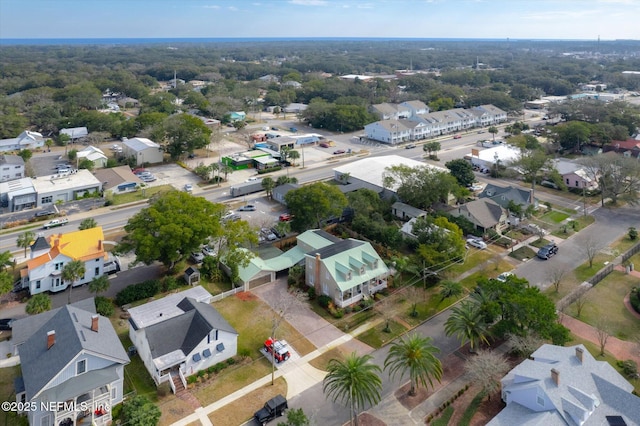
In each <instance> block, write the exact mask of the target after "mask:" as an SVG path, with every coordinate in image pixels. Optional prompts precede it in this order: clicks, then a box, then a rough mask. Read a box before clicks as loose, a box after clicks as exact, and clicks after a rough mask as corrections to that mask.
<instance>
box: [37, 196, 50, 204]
mask: <svg viewBox="0 0 640 426" xmlns="http://www.w3.org/2000/svg"><path fill="white" fill-rule="evenodd" d="M52 202H53V195H49V196H48V197H42V198H41V199H40V204H50V203H52Z"/></svg>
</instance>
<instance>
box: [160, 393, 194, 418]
mask: <svg viewBox="0 0 640 426" xmlns="http://www.w3.org/2000/svg"><path fill="white" fill-rule="evenodd" d="M156 405H157V406H158V408H160V412H161V413H162V415H161V416H160V422H158V425H159V426H169V425H172V424H174V423H175V422H177V421H178V420H180V419H182V418H183V417H187V416H188V415H190V414H192V413H193V408H191V406H190V405H189V404H188V403H187V402H186V401H184V400H182V399H180V398H178V397H176V396H175V395H174V394H172V393H171V392H169V395H167V396H166V397H164V398H161V399H160V401H158V402H156Z"/></svg>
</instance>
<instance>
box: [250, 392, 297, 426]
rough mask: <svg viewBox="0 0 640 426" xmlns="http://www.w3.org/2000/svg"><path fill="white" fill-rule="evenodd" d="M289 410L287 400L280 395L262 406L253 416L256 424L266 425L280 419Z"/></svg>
mask: <svg viewBox="0 0 640 426" xmlns="http://www.w3.org/2000/svg"><path fill="white" fill-rule="evenodd" d="M287 408H289V405H288V404H287V399H286V398H285V397H284V396H282V395H276V396H275V397H273V398H271V399H270V400H269V401H267V402H266V403H265V404H264V407H262V408H261V409H260V410H259V411H256V413H255V414H254V415H253V418H254V419H255V420H256V421H257V422H258V424H261V425H266V424H267V422H269V421H270V420H273V419H275V418H276V417H280V416H282V415H283V414H284V411H285V410H286V409H287Z"/></svg>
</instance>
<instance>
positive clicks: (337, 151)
mask: <svg viewBox="0 0 640 426" xmlns="http://www.w3.org/2000/svg"><path fill="white" fill-rule="evenodd" d="M344 153H345V150H344V149H336V150H335V151H333V155H338V154H344Z"/></svg>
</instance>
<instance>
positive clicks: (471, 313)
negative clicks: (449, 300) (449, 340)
mask: <svg viewBox="0 0 640 426" xmlns="http://www.w3.org/2000/svg"><path fill="white" fill-rule="evenodd" d="M444 331H445V333H446V334H447V336H451V335H453V334H455V335H456V337H457V338H458V339H460V344H461V345H464V344H465V343H467V342H469V345H470V349H469V350H470V352H473V350H474V348H475V347H476V346H477V345H478V344H479V343H481V342H484V343H487V344H488V343H489V341H488V340H487V335H488V334H489V330H488V328H487V324H486V323H485V322H484V319H483V317H482V312H481V310H480V306H479V305H478V304H477V303H473V302H462V303H461V304H460V305H458V306H456V307H454V308H453V309H452V310H451V316H450V317H449V319H447V321H446V322H445V323H444Z"/></svg>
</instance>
